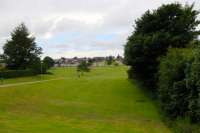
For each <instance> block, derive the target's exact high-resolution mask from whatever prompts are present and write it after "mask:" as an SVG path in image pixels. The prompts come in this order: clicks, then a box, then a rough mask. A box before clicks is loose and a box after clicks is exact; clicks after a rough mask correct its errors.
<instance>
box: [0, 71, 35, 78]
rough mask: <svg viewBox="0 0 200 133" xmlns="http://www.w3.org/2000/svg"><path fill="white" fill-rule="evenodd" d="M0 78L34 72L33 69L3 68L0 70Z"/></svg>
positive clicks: (31, 74)
mask: <svg viewBox="0 0 200 133" xmlns="http://www.w3.org/2000/svg"><path fill="white" fill-rule="evenodd" d="M0 75H1V78H16V77H25V76H33V75H36V73H35V72H34V71H33V70H4V71H1V72H0Z"/></svg>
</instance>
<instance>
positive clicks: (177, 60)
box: [158, 49, 200, 122]
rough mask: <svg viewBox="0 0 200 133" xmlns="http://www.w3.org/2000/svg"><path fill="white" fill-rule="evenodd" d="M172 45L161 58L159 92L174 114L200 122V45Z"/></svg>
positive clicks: (167, 107)
mask: <svg viewBox="0 0 200 133" xmlns="http://www.w3.org/2000/svg"><path fill="white" fill-rule="evenodd" d="M194 53H195V54H193V50H191V49H186V50H183V49H173V50H170V51H169V52H168V54H167V56H166V57H164V58H162V59H161V63H160V67H159V74H158V75H159V82H158V87H159V89H158V95H159V99H160V101H161V106H162V108H163V109H164V111H165V112H166V113H167V114H168V116H170V117H171V118H177V117H184V116H187V117H189V118H190V119H191V121H192V122H200V49H198V50H195V52H194Z"/></svg>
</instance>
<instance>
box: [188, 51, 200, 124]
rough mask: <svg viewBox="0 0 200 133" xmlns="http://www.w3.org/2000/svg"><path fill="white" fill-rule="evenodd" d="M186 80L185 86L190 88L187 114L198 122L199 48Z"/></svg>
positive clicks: (199, 92) (199, 111) (199, 117)
mask: <svg viewBox="0 0 200 133" xmlns="http://www.w3.org/2000/svg"><path fill="white" fill-rule="evenodd" d="M187 81H188V83H187V87H188V89H190V93H189V97H188V99H189V114H190V116H191V120H192V121H193V122H197V121H198V122H200V48H198V49H197V50H196V51H195V54H194V61H193V62H192V64H191V68H190V71H189V72H188V73H187Z"/></svg>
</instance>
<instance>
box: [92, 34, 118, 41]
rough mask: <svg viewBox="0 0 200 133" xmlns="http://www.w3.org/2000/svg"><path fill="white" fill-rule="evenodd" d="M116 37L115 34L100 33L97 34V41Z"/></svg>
mask: <svg viewBox="0 0 200 133" xmlns="http://www.w3.org/2000/svg"><path fill="white" fill-rule="evenodd" d="M114 38H115V35H114V34H100V35H96V37H95V39H96V40H97V41H111V40H113V39H114Z"/></svg>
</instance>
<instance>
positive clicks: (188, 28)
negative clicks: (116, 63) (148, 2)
mask: <svg viewBox="0 0 200 133" xmlns="http://www.w3.org/2000/svg"><path fill="white" fill-rule="evenodd" d="M193 7H194V5H191V6H189V5H185V6H182V5H181V4H179V3H173V4H167V5H162V6H161V7H159V8H158V9H156V10H153V11H152V12H151V11H147V12H146V13H145V14H143V15H142V17H141V18H139V19H137V20H136V22H135V23H136V25H135V31H134V32H133V34H132V35H131V36H130V37H129V38H128V41H127V44H126V45H125V54H124V56H125V63H126V64H127V65H129V66H131V68H130V70H129V77H130V78H132V77H133V76H134V77H136V78H137V79H139V80H141V81H143V83H144V85H146V86H148V87H149V88H155V85H156V82H157V78H158V77H157V72H158V65H159V63H160V61H159V58H160V57H161V56H163V55H165V54H166V52H167V49H168V48H169V47H178V48H181V47H183V48H184V47H186V46H187V44H188V43H189V42H190V41H193V40H195V39H196V38H197V35H198V34H199V32H198V31H196V27H197V26H198V24H199V23H200V22H199V21H198V20H197V15H198V13H199V12H198V11H196V10H194V9H193ZM133 73H134V74H133Z"/></svg>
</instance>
